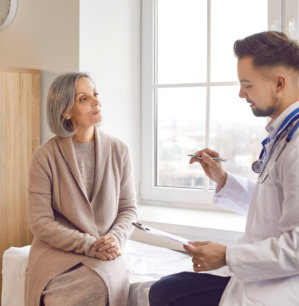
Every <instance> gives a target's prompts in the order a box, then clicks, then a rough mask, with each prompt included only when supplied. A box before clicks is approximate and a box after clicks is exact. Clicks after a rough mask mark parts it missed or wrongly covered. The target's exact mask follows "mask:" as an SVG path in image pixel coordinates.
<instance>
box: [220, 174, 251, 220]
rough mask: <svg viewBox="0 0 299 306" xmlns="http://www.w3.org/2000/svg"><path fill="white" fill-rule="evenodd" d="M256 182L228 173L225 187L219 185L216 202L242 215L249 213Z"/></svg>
mask: <svg viewBox="0 0 299 306" xmlns="http://www.w3.org/2000/svg"><path fill="white" fill-rule="evenodd" d="M254 188H255V183H253V182H252V181H250V180H248V179H246V178H243V177H241V176H238V175H234V174H231V173H227V179H226V183H225V185H224V187H223V188H221V189H220V188H219V187H218V186H217V188H216V192H215V195H214V203H215V204H216V205H219V206H222V207H224V208H227V209H229V210H232V211H234V212H237V213H239V214H242V215H247V213H248V209H249V205H250V202H251V199H252V195H253V192H254Z"/></svg>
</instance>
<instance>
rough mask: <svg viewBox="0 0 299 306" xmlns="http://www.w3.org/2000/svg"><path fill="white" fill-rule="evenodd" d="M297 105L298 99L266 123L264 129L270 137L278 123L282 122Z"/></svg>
mask: <svg viewBox="0 0 299 306" xmlns="http://www.w3.org/2000/svg"><path fill="white" fill-rule="evenodd" d="M298 107H299V101H297V102H295V103H293V104H291V105H290V106H289V107H288V108H286V109H285V110H284V111H283V112H282V113H281V114H280V115H279V116H278V117H277V118H276V119H275V120H271V121H270V122H269V123H268V124H267V125H266V130H267V132H268V133H269V137H270V138H272V137H273V136H274V135H275V133H276V131H277V130H278V129H279V127H280V125H281V124H282V122H283V120H284V119H285V118H286V117H287V116H288V115H289V114H290V113H291V112H292V111H293V110H295V109H296V108H298Z"/></svg>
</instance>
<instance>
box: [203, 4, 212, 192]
mask: <svg viewBox="0 0 299 306" xmlns="http://www.w3.org/2000/svg"><path fill="white" fill-rule="evenodd" d="M210 89H211V3H210V0H207V87H206V133H205V146H206V147H209V144H210V141H209V139H210ZM204 189H205V190H208V189H209V179H208V177H207V176H204Z"/></svg>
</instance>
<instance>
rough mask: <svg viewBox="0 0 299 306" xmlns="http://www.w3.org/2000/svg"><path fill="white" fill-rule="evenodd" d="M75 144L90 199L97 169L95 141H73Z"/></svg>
mask: <svg viewBox="0 0 299 306" xmlns="http://www.w3.org/2000/svg"><path fill="white" fill-rule="evenodd" d="M73 145H74V150H75V155H76V160H77V164H78V167H79V171H80V175H81V179H82V181H83V184H84V186H85V191H86V195H87V197H88V199H89V200H91V197H92V190H93V182H94V169H95V146H94V142H93V141H91V142H84V143H79V142H73Z"/></svg>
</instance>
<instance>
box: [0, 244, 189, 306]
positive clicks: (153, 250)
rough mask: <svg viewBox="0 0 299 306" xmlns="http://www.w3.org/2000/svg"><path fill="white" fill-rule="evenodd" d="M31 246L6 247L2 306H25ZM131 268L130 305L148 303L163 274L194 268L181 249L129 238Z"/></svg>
mask: <svg viewBox="0 0 299 306" xmlns="http://www.w3.org/2000/svg"><path fill="white" fill-rule="evenodd" d="M29 250H30V246H24V247H21V248H16V247H11V248H9V249H7V250H6V251H5V252H4V254H3V258H2V297H1V302H2V303H1V305H2V306H24V301H23V296H24V283H25V269H26V265H27V259H28V254H29ZM123 256H125V260H126V261H127V263H128V265H129V266H130V268H131V271H132V277H131V286H130V295H129V303H128V306H147V305H148V291H149V288H150V286H151V284H152V283H153V282H154V281H155V280H157V279H159V278H161V277H162V276H164V275H168V274H171V273H176V272H181V271H192V262H191V258H190V257H189V256H188V255H186V254H183V253H181V252H177V251H172V250H169V249H166V248H160V247H156V246H152V245H148V244H144V243H140V242H136V241H133V240H129V241H128V242H127V244H126V247H125V249H124V252H123Z"/></svg>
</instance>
